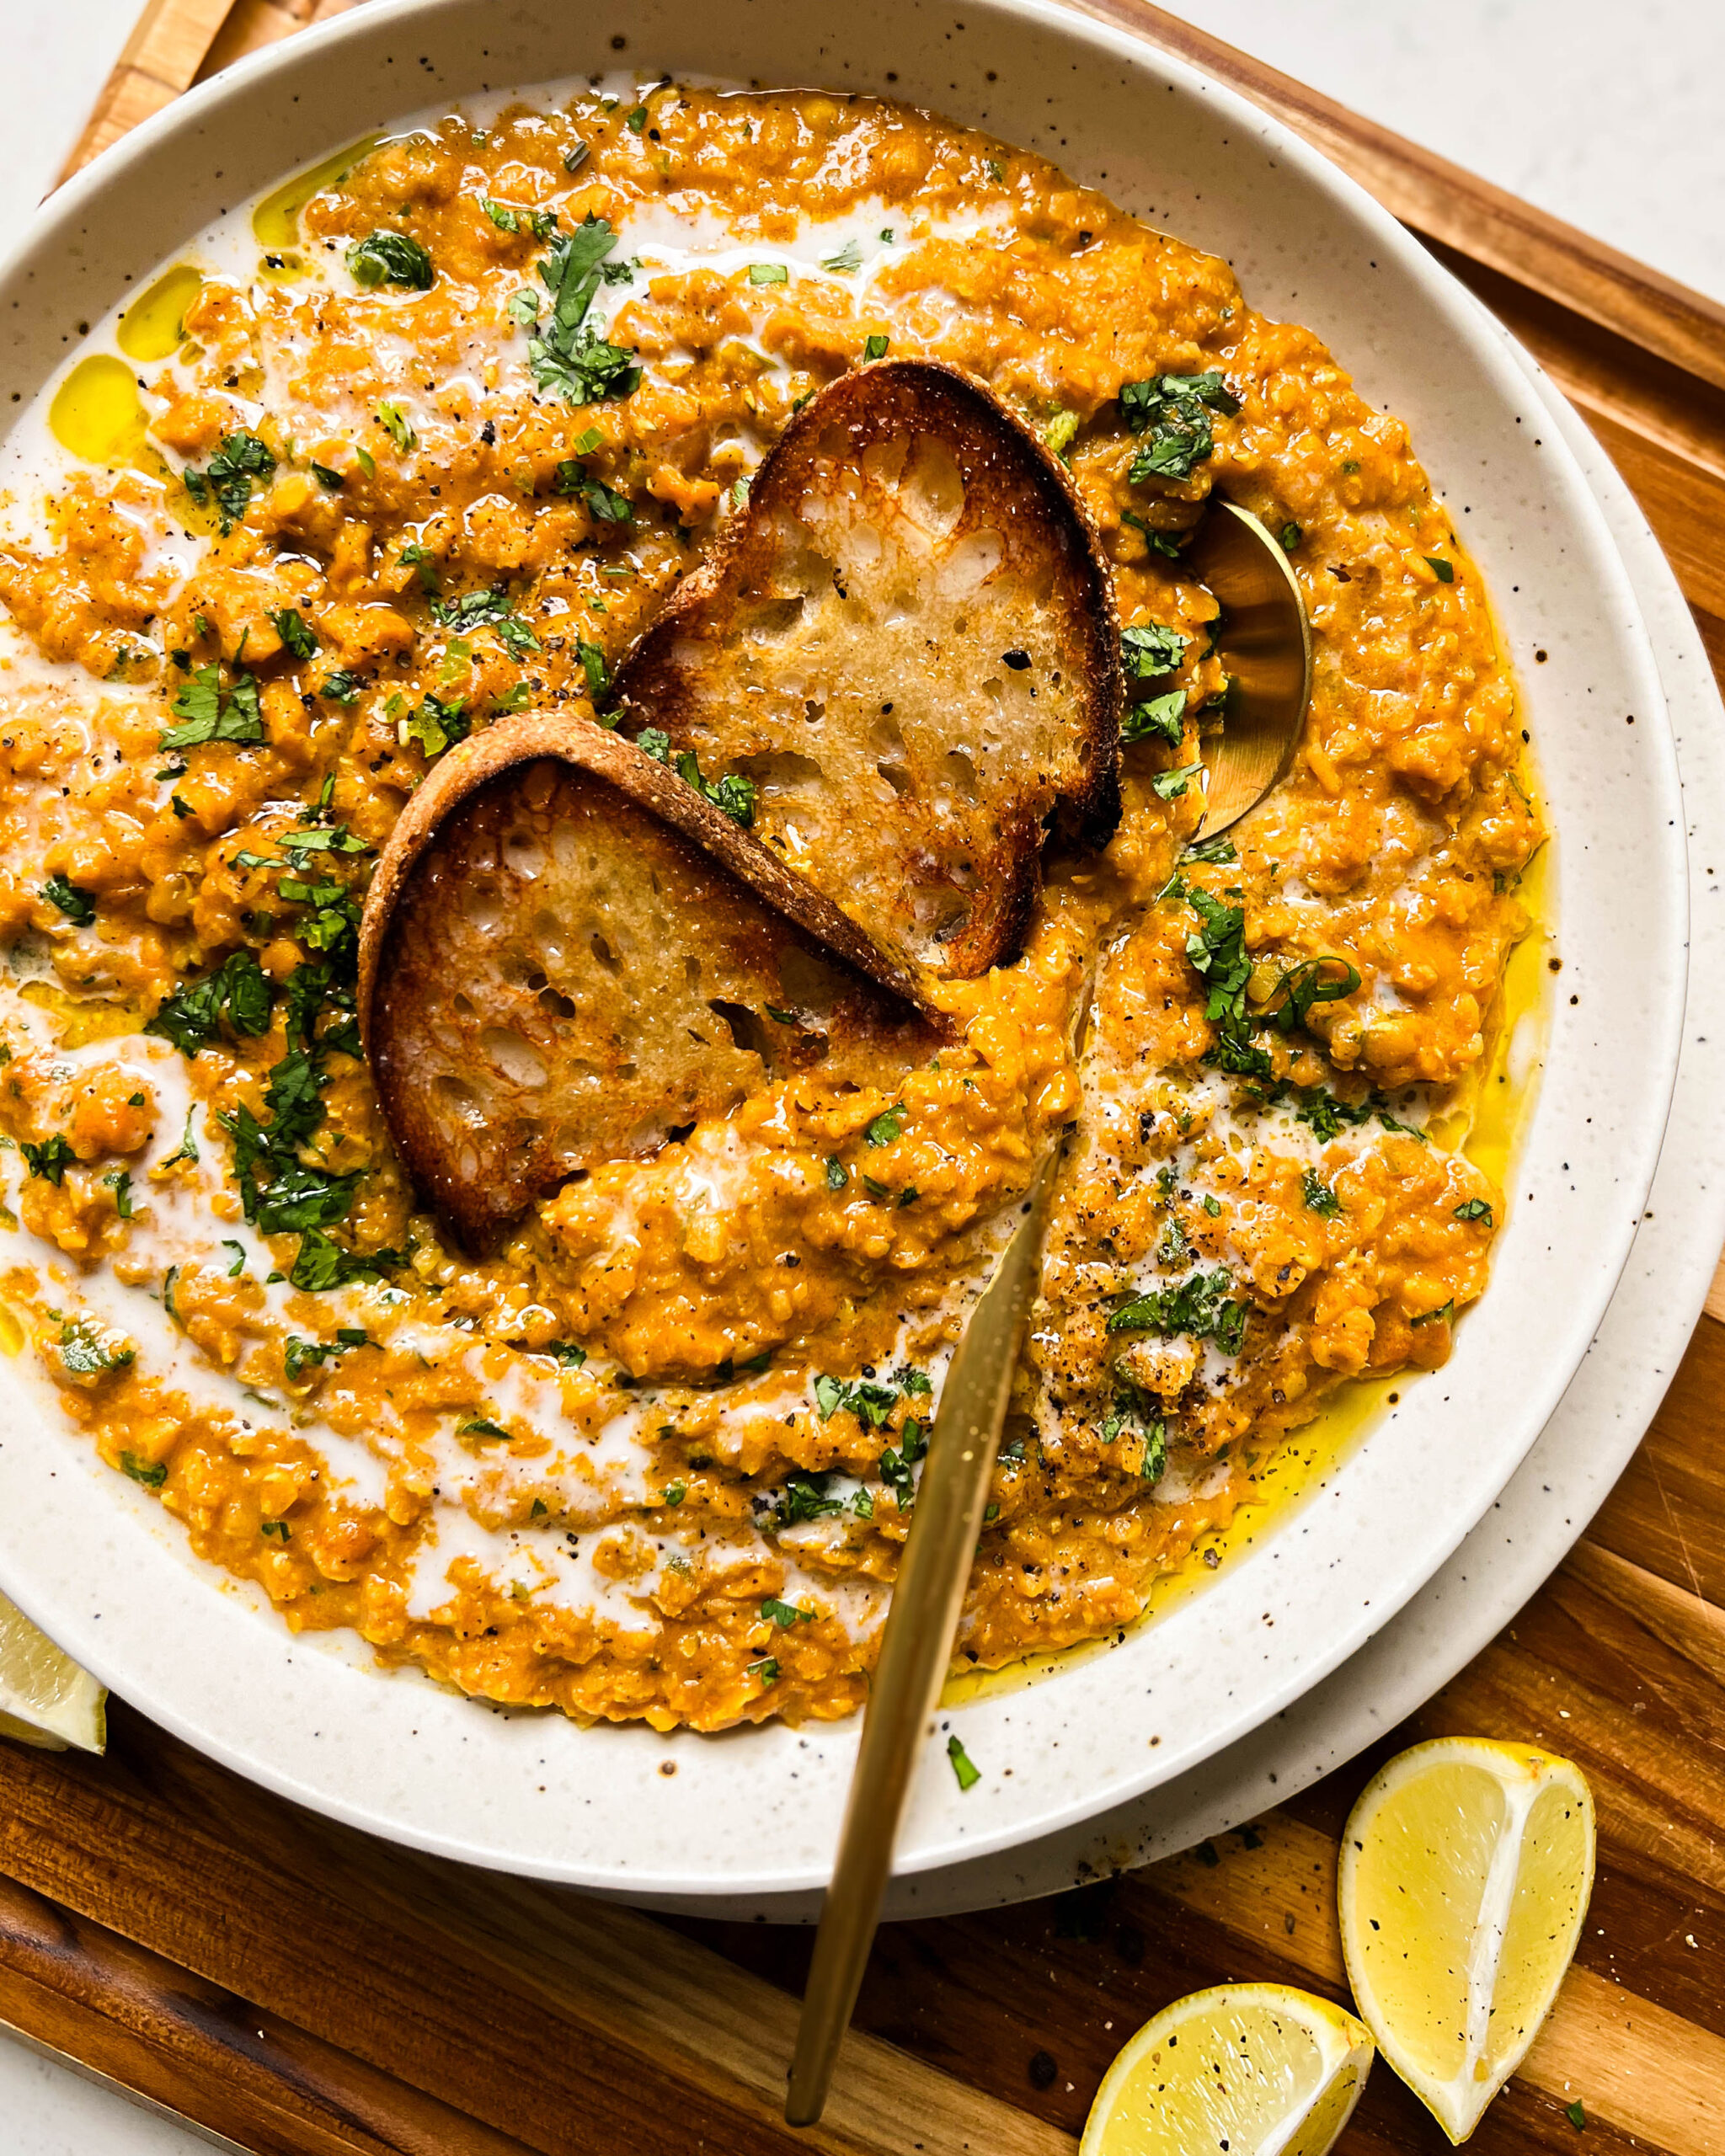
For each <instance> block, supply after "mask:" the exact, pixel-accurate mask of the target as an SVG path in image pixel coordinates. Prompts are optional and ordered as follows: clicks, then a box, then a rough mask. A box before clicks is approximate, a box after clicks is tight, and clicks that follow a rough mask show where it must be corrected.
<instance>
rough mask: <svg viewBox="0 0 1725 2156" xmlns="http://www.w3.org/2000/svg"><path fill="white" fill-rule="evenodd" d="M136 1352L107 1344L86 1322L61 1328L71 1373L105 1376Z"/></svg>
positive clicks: (62, 1353)
mask: <svg viewBox="0 0 1725 2156" xmlns="http://www.w3.org/2000/svg"><path fill="white" fill-rule="evenodd" d="M135 1357H136V1350H135V1349H133V1348H110V1347H109V1346H108V1345H107V1343H106V1342H104V1340H103V1339H101V1338H100V1337H99V1335H98V1334H96V1333H94V1332H93V1331H91V1330H90V1328H89V1326H88V1325H84V1324H82V1323H79V1324H76V1325H72V1324H65V1325H62V1326H61V1328H60V1359H61V1362H62V1363H63V1364H65V1365H66V1367H67V1369H68V1370H69V1371H70V1372H71V1373H72V1375H73V1376H74V1377H78V1378H96V1377H104V1376H105V1375H106V1374H107V1373H108V1372H109V1370H123V1369H125V1368H126V1364H128V1363H130V1362H131V1361H133V1360H134V1359H135ZM163 1471H164V1472H165V1471H166V1470H163Z"/></svg>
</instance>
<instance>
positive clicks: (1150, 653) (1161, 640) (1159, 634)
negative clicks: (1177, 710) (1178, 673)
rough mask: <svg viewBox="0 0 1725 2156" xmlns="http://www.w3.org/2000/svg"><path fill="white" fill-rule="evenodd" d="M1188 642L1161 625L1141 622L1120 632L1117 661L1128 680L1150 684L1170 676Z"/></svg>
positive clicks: (1164, 625) (1188, 640)
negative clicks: (1122, 666) (1157, 677)
mask: <svg viewBox="0 0 1725 2156" xmlns="http://www.w3.org/2000/svg"><path fill="white" fill-rule="evenodd" d="M1190 642H1191V638H1189V637H1186V636H1183V635H1182V634H1181V632H1179V630H1178V629H1174V628H1170V627H1168V626H1167V623H1166V622H1138V623H1136V624H1135V626H1134V627H1131V628H1130V629H1122V630H1121V632H1120V657H1121V659H1122V661H1123V662H1124V665H1125V669H1126V675H1127V679H1128V680H1133V681H1153V680H1155V679H1156V676H1157V675H1160V674H1172V672H1173V670H1174V669H1175V668H1176V667H1177V666H1178V664H1180V661H1181V659H1183V657H1184V656H1185V652H1186V647H1187V645H1188V643H1190Z"/></svg>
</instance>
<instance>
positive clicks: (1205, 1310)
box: [1108, 1266, 1247, 1355]
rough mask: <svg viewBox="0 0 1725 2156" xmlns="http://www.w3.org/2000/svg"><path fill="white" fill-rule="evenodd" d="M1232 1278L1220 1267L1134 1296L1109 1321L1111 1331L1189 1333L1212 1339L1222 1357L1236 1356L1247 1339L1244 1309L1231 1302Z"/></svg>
mask: <svg viewBox="0 0 1725 2156" xmlns="http://www.w3.org/2000/svg"><path fill="white" fill-rule="evenodd" d="M1233 1285H1234V1283H1233V1279H1232V1278H1231V1275H1230V1274H1229V1273H1227V1272H1226V1270H1225V1269H1224V1268H1223V1267H1220V1266H1218V1267H1216V1269H1215V1272H1213V1273H1201V1272H1200V1273H1193V1274H1192V1275H1191V1276H1190V1277H1189V1278H1187V1279H1185V1280H1183V1281H1181V1282H1180V1283H1179V1284H1178V1286H1177V1287H1172V1288H1156V1289H1152V1290H1151V1293H1150V1294H1147V1295H1136V1296H1135V1297H1134V1298H1133V1299H1132V1300H1131V1301H1130V1303H1126V1304H1124V1305H1122V1306H1121V1308H1120V1309H1119V1310H1116V1311H1115V1312H1114V1315H1112V1316H1111V1317H1110V1318H1109V1320H1108V1331H1110V1332H1160V1333H1164V1334H1170V1333H1179V1332H1183V1333H1188V1334H1189V1335H1190V1336H1191V1337H1192V1338H1194V1340H1214V1341H1215V1343H1216V1345H1217V1347H1218V1348H1220V1349H1221V1351H1222V1353H1224V1354H1225V1355H1237V1354H1238V1353H1239V1352H1240V1344H1241V1342H1242V1340H1243V1339H1244V1338H1245V1337H1246V1317H1247V1306H1246V1305H1245V1304H1244V1303H1236V1302H1235V1301H1233V1300H1232V1299H1231V1290H1232V1289H1233Z"/></svg>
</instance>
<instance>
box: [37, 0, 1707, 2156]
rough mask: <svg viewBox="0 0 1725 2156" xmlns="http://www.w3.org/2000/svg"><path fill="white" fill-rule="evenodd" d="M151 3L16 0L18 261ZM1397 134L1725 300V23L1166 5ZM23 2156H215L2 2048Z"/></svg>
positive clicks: (1517, 3) (1560, 9) (1525, 5)
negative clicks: (32, 220)
mask: <svg viewBox="0 0 1725 2156" xmlns="http://www.w3.org/2000/svg"><path fill="white" fill-rule="evenodd" d="M141 4H142V0H56V3H55V4H54V5H53V6H52V7H40V6H37V7H29V8H26V7H25V5H24V0H0V12H3V13H4V15H5V16H6V17H8V18H9V19H8V21H7V29H8V32H9V33H10V35H9V38H8V48H9V51H10V54H11V60H10V64H9V66H8V69H7V72H6V74H5V76H4V77H3V79H0V141H4V142H5V144H6V146H7V157H6V159H5V161H4V163H0V244H3V243H4V242H5V241H6V239H8V237H10V235H11V234H12V233H13V232H15V231H16V230H17V228H18V227H19V224H20V223H21V221H23V220H24V218H25V217H26V216H28V215H29V211H30V210H31V208H32V207H33V206H34V205H35V201H36V200H38V198H39V197H40V195H41V194H42V193H43V192H44V191H45V189H47V188H48V187H49V186H50V185H51V184H52V182H53V179H54V177H55V175H56V173H57V172H58V170H59V168H60V166H61V163H62V162H63V160H64V159H65V157H66V155H67V152H68V150H69V149H70V147H71V146H72V142H73V141H75V140H76V138H77V134H78V131H79V130H80V128H81V127H82V125H83V120H84V116H85V115H86V114H87V112H88V109H89V108H90V106H91V105H92V104H93V102H94V100H95V99H96V96H97V93H99V90H100V88H101V86H102V84H103V83H104V80H105V79H106V77H107V74H108V71H109V68H110V67H112V65H113V63H114V61H115V58H116V57H117V56H118V55H119V51H120V46H121V45H122V44H123V43H124V42H125V40H126V35H127V33H128V32H129V30H130V29H131V24H132V22H133V19H135V17H136V13H137V12H138V9H139V7H140V5H141ZM1162 4H1164V5H1165V6H1172V8H1173V12H1175V13H1178V14H1181V15H1183V16H1184V17H1185V18H1186V19H1188V20H1189V21H1191V22H1193V23H1195V24H1198V25H1199V26H1200V27H1201V28H1203V29H1207V30H1210V31H1211V32H1213V33H1214V34H1215V35H1216V36H1218V37H1221V38H1225V39H1226V40H1228V42H1229V43H1230V44H1232V45H1239V46H1242V48H1243V49H1245V50H1246V51H1250V52H1253V53H1256V54H1257V55H1258V56H1259V57H1260V58H1262V59H1263V60H1265V61H1268V62H1269V63H1270V65H1272V66H1273V67H1279V68H1281V69H1282V70H1283V71H1284V72H1286V73H1288V74H1290V75H1294V76H1297V77H1300V78H1301V79H1302V80H1303V81H1306V82H1307V83H1311V84H1312V85H1313V86H1314V87H1315V88H1318V89H1320V90H1322V91H1324V92H1326V93H1327V94H1328V95H1330V96H1332V97H1334V98H1337V99H1340V100H1341V101H1342V102H1343V104H1349V105H1352V106H1353V107H1354V109H1356V110H1357V111H1359V112H1363V113H1365V114H1367V115H1370V117H1371V118H1372V119H1374V120H1380V121H1381V122H1382V123H1383V124H1384V125H1386V126H1388V127H1392V128H1394V129H1396V130H1397V131H1398V132H1399V133H1401V134H1403V135H1407V136H1411V137H1412V138H1413V140H1414V141H1418V142H1423V143H1424V144H1426V145H1427V146H1429V147H1430V148H1432V149H1434V150H1437V151H1439V152H1442V154H1443V155H1444V156H1445V157H1451V158H1453V159H1454V160H1455V163H1458V164H1461V165H1466V166H1467V167H1468V168H1471V170H1472V171H1475V172H1477V173H1483V174H1484V175H1485V177H1486V178H1487V179H1493V180H1495V181H1496V182H1497V183H1498V184H1499V185H1500V186H1503V187H1507V188H1509V189H1512V190H1513V191H1514V193H1516V194H1518V195H1525V197H1526V198H1527V200H1530V201H1531V202H1535V203H1537V204H1538V205H1540V206H1541V208H1542V209H1546V210H1549V211H1551V212H1552V213H1553V214H1554V215H1555V216H1560V217H1563V218H1567V220H1568V221H1570V222H1571V223H1573V224H1576V225H1579V226H1581V227H1583V229H1584V230H1586V231H1588V232H1594V233H1596V234H1597V235H1598V236H1599V237H1600V238H1602V239H1605V240H1607V241H1609V242H1610V243H1611V244H1612V245H1613V246H1616V247H1618V248H1622V249H1623V250H1624V251H1625V252H1626V253H1631V254H1635V255H1637V256H1639V257H1640V258H1641V259H1642V260H1643V261H1646V262H1649V263H1651V264H1653V265H1654V266H1655V267H1656V268H1658V269H1660V270H1664V271H1665V272H1666V273H1667V274H1668V275H1670V276H1673V277H1676V278H1679V279H1680V280H1682V281H1683V282H1685V283H1686V284H1690V285H1693V286H1696V288H1697V289H1698V290H1700V291H1704V292H1707V293H1710V294H1712V296H1714V297H1715V298H1717V299H1721V300H1725V214H1722V213H1725V130H1722V129H1721V128H1720V126H1719V124H1718V99H1719V84H1720V82H1721V80H1722V78H1725V8H1721V7H1717V6H1708V5H1706V4H1702V0H1639V4H1638V5H1637V8H1636V10H1635V13H1634V19H1633V34H1632V35H1625V34H1624V33H1625V19H1624V17H1623V15H1622V13H1621V9H1620V8H1617V7H1616V6H1615V5H1613V6H1608V5H1607V4H1606V0H1447V4H1445V6H1444V7H1442V8H1434V7H1421V6H1417V5H1414V4H1413V0H1400V4H1394V5H1387V4H1385V0H1299V4H1298V5H1297V6H1290V4H1289V0H1162ZM0 2119H3V2120H4V2121H6V2127H5V2145H6V2148H7V2151H8V2156H190V2152H192V2151H195V2150H199V2149H205V2148H207V2147H208V2143H206V2141H205V2140H204V2139H203V2138H202V2137H200V2136H195V2135H193V2134H190V2133H187V2132H180V2131H179V2129H178V2128H176V2127H173V2126H171V2125H168V2124H167V2123H165V2122H164V2121H161V2120H160V2119H158V2118H156V2117H153V2116H148V2115H147V2114H145V2113H144V2112H142V2111H139V2110H138V2109H136V2107H135V2106H133V2105H131V2104H128V2103H126V2102H125V2101H124V2100H122V2099H120V2097H118V2096H115V2095H110V2094H109V2093H108V2092H107V2091H106V2090H104V2089H99V2088H97V2087H95V2086H93V2084H90V2083H88V2082H86V2081H84V2080H83V2079H80V2078H79V2077H77V2076H76V2075H74V2074H72V2073H69V2072H67V2070H66V2069H65V2068H63V2067H61V2066H59V2065H56V2064H54V2063H51V2062H49V2061H47V2060H45V2059H43V2058H40V2057H38V2056H36V2055H35V2053H34V2052H30V2051H29V2050H27V2049H26V2048H25V2047H24V2046H22V2045H19V2044H15V2043H13V2042H10V2041H6V2040H5V2039H3V2038H0Z"/></svg>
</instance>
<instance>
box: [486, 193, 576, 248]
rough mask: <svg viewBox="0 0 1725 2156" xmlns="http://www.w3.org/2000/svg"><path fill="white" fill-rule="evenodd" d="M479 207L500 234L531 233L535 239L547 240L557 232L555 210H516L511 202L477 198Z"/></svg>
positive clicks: (487, 197) (487, 196)
mask: <svg viewBox="0 0 1725 2156" xmlns="http://www.w3.org/2000/svg"><path fill="white" fill-rule="evenodd" d="M479 207H480V208H481V209H482V210H483V211H484V212H485V214H486V216H488V217H489V218H490V220H491V221H492V223H493V224H494V225H495V226H496V227H497V229H498V230H499V232H531V234H532V236H533V237H534V238H535V239H549V238H550V237H551V236H552V234H553V232H555V231H556V230H557V212H556V211H555V210H518V209H517V208H516V207H515V205H514V204H513V203H511V202H494V201H492V200H491V199H490V197H489V195H482V196H481V197H480V198H479Z"/></svg>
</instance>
